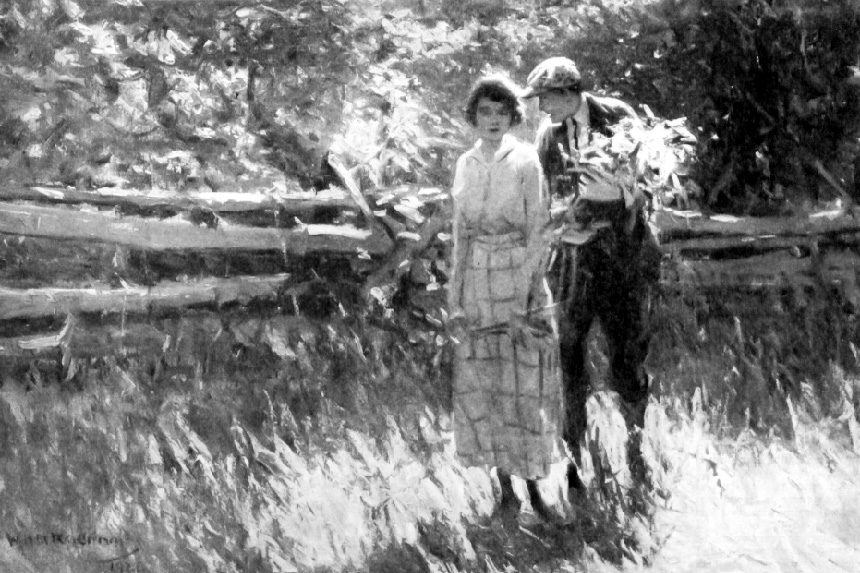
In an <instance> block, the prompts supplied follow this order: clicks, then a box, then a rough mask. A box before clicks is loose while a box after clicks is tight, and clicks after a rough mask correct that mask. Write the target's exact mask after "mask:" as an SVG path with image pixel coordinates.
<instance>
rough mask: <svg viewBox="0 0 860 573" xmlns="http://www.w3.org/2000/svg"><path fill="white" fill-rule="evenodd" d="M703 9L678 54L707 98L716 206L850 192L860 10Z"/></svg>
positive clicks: (858, 117)
mask: <svg viewBox="0 0 860 573" xmlns="http://www.w3.org/2000/svg"><path fill="white" fill-rule="evenodd" d="M701 8H702V9H700V10H699V11H698V12H697V16H696V17H695V18H694V19H693V21H691V22H690V25H689V26H688V27H687V29H686V30H685V34H684V38H683V40H684V41H683V42H681V43H679V44H677V45H676V47H675V50H674V52H673V54H672V55H671V58H670V59H673V60H674V61H675V63H676V65H677V67H678V69H679V70H680V71H679V75H682V76H684V77H685V78H686V81H687V82H688V83H689V85H690V86H692V88H691V89H693V91H696V92H698V94H699V96H700V98H699V99H700V101H702V102H703V104H702V105H701V106H700V108H699V110H698V112H697V113H696V114H695V117H694V118H693V119H694V123H695V124H696V126H697V127H698V128H699V129H700V130H701V134H700V135H701V137H700V138H699V145H698V156H699V165H698V167H697V173H696V179H697V181H698V182H699V184H700V185H701V186H702V187H703V188H704V189H706V190H707V194H706V198H705V200H706V203H707V205H708V206H709V207H711V208H713V209H714V210H716V211H721V212H733V213H738V214H740V213H751V214H767V213H772V212H775V213H782V212H783V211H785V210H786V208H790V207H791V206H792V205H794V206H801V205H803V204H813V203H815V202H818V201H822V200H831V199H833V198H834V197H840V196H841V199H842V200H843V201H845V200H850V198H851V197H850V195H851V194H852V191H851V189H852V187H854V189H855V190H856V184H857V182H856V181H855V177H854V161H855V157H856V156H857V153H858V141H857V135H858V133H860V94H858V90H857V88H856V87H855V86H853V85H852V84H853V83H854V82H852V77H853V71H852V66H855V65H856V62H857V54H858V49H860V10H858V9H857V8H856V5H854V4H852V3H849V2H834V3H832V4H827V5H821V4H815V5H807V4H806V3H805V2H803V1H802V0H794V1H790V2H787V3H784V4H780V5H777V4H774V3H771V2H766V1H765V0H751V1H749V2H725V1H723V0H704V1H703V3H702V5H701ZM822 192H823V193H822ZM803 206H806V205H803Z"/></svg>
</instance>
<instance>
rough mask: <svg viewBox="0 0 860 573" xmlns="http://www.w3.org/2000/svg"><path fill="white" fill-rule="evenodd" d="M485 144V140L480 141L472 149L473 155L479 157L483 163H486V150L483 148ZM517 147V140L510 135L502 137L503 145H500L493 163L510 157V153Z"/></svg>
mask: <svg viewBox="0 0 860 573" xmlns="http://www.w3.org/2000/svg"><path fill="white" fill-rule="evenodd" d="M483 144H484V140H483V139H479V140H478V141H477V142H476V143H475V146H474V147H473V148H472V151H473V154H472V155H473V156H475V157H477V158H478V159H480V160H481V161H485V159H484V150H483V147H482V146H483ZM516 146H517V138H515V137H514V136H513V135H511V134H510V133H506V134H505V135H504V136H503V137H502V142H501V145H499V148H498V149H497V150H496V152H495V153H494V154H493V161H501V160H502V159H504V158H505V157H506V156H507V155H508V153H510V152H511V151H513V150H514V148H515V147H516Z"/></svg>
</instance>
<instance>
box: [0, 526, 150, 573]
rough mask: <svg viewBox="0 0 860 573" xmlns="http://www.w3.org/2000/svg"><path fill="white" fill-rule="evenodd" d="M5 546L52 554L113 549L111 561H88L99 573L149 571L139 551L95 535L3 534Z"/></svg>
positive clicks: (109, 537)
mask: <svg viewBox="0 0 860 573" xmlns="http://www.w3.org/2000/svg"><path fill="white" fill-rule="evenodd" d="M6 542H7V543H8V544H9V547H11V548H12V549H18V550H26V549H30V548H42V549H43V550H44V549H48V550H54V551H61V550H63V549H64V548H67V549H83V548H86V547H101V548H112V549H114V551H115V553H116V555H115V556H111V557H98V558H96V557H91V558H90V559H89V561H91V562H92V563H94V564H98V565H100V566H101V567H100V570H101V571H105V572H108V571H109V572H111V573H114V572H116V573H147V571H148V569H147V568H146V566H145V565H144V564H143V563H141V562H140V559H139V553H140V548H138V547H134V548H129V547H128V543H127V542H126V540H125V539H124V538H122V537H118V536H115V535H100V534H97V533H79V534H77V535H73V534H69V533H55V532H51V533H31V534H23V535H22V534H19V533H15V534H10V533H6Z"/></svg>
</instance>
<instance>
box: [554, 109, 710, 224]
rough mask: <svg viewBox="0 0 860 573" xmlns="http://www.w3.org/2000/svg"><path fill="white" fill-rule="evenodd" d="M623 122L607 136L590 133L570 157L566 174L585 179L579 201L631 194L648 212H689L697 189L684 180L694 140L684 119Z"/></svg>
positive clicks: (688, 179)
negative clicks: (587, 142) (587, 140)
mask: <svg viewBox="0 0 860 573" xmlns="http://www.w3.org/2000/svg"><path fill="white" fill-rule="evenodd" d="M646 111H647V112H648V118H647V120H646V121H644V122H642V121H636V120H632V119H631V120H623V121H622V122H620V123H619V124H617V125H616V126H614V127H613V128H612V130H611V133H609V134H603V133H595V134H594V135H593V137H592V140H591V143H590V145H589V146H588V147H586V148H584V149H581V150H579V151H578V152H577V153H576V155H575V156H574V157H570V158H569V160H570V162H571V165H572V166H573V167H572V169H571V170H572V171H575V172H578V173H580V174H584V175H585V182H586V185H585V186H584V188H583V189H582V191H581V192H582V194H583V196H584V197H588V198H592V199H595V200H597V201H600V200H602V199H604V200H605V199H609V200H614V199H618V198H621V197H624V198H625V200H627V201H632V200H634V199H635V197H636V196H640V197H642V198H647V199H648V200H649V201H650V202H651V206H652V208H660V207H661V206H664V205H665V206H671V207H675V208H683V209H689V208H695V207H697V206H698V199H699V198H700V197H701V195H702V192H701V188H699V187H698V185H697V184H696V183H695V181H693V179H692V178H691V177H690V174H691V166H692V164H693V162H694V160H695V155H696V150H695V145H696V138H695V136H694V135H693V133H692V132H691V131H690V130H689V129H688V128H687V118H685V117H680V118H675V119H671V120H658V119H657V118H656V117H654V116H653V114H651V113H650V110H649V109H648V108H647V107H646Z"/></svg>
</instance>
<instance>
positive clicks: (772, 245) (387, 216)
mask: <svg viewBox="0 0 860 573" xmlns="http://www.w3.org/2000/svg"><path fill="white" fill-rule="evenodd" d="M346 175H348V174H346V173H344V174H343V176H344V178H345V180H346V181H347V186H348V187H349V188H348V189H346V190H331V191H327V192H323V193H322V194H320V195H319V196H316V195H312V194H307V195H304V194H302V195H297V194H293V195H275V194H255V193H197V194H187V195H181V196H180V195H178V194H171V195H168V194H158V193H149V192H147V193H144V192H140V191H134V190H116V189H109V190H108V189H100V190H95V191H78V190H73V189H54V188H46V187H32V188H28V187H20V186H19V187H6V188H0V238H2V237H6V238H7V240H8V239H10V238H12V239H14V238H18V239H20V238H27V237H41V238H48V239H58V240H63V241H79V242H84V243H101V244H105V245H119V246H122V247H123V248H127V249H131V250H139V251H142V252H174V251H184V252H200V253H212V252H235V251H243V252H252V253H253V252H260V251H277V252H279V253H283V254H284V256H285V257H287V256H295V257H302V256H305V255H307V254H309V253H316V254H330V253H337V254H339V255H343V256H346V257H351V258H353V259H364V260H365V262H366V263H367V264H366V265H365V267H364V268H365V269H366V270H368V278H367V285H365V287H366V288H365V292H368V290H369V289H370V288H372V287H374V286H379V285H382V284H385V283H387V282H391V281H392V278H393V277H395V276H396V275H397V274H398V273H399V272H401V270H402V269H403V266H404V264H408V263H409V262H410V261H411V260H412V259H414V258H415V257H419V256H421V252H422V251H423V250H424V249H425V248H426V247H427V246H428V245H430V243H431V242H432V241H433V240H434V239H435V238H436V237H438V236H439V234H440V233H441V232H443V231H444V230H445V229H446V228H447V225H448V219H449V216H448V215H447V213H448V212H449V210H448V209H446V208H439V207H440V205H441V204H444V203H445V202H446V201H447V199H446V197H447V193H446V192H445V190H443V189H439V188H418V187H415V186H404V187H398V188H395V189H387V190H379V191H376V192H374V193H373V194H370V195H368V196H366V197H365V196H363V195H362V194H361V193H360V191H359V190H358V187H357V186H356V185H354V182H353V181H351V180H350V179H349V178H348V177H347V176H346ZM125 204H132V205H135V206H138V207H167V208H169V209H170V210H172V211H175V212H181V211H189V210H193V209H200V208H205V209H206V210H208V211H211V212H213V213H219V212H255V211H271V210H278V211H282V212H286V213H299V212H302V211H303V210H309V209H313V208H317V207H334V208H337V209H341V210H346V209H348V210H352V211H357V212H359V213H361V216H362V217H363V218H364V219H365V228H359V227H357V226H355V225H353V224H339V225H335V224H308V225H299V226H297V227H295V228H291V229H287V228H278V227H275V226H270V227H252V226H246V225H239V224H232V223H229V222H220V223H219V224H217V225H215V226H213V227H209V226H207V225H205V224H204V225H198V224H195V223H193V222H191V221H189V220H187V219H186V218H183V217H172V218H168V219H159V218H158V217H146V216H137V215H135V216H123V215H122V214H121V213H119V212H118V211H111V210H101V211H100V210H98V209H97V208H95V207H94V206H97V207H110V206H117V205H125ZM272 220H273V225H274V219H272ZM651 224H652V225H653V226H654V227H655V228H656V229H657V230H658V234H659V237H660V240H661V243H662V246H663V249H664V251H665V252H666V254H667V257H666V260H667V264H666V265H665V267H666V268H665V269H664V270H665V271H666V272H664V279H665V282H667V283H669V284H675V285H677V284H683V285H688V286H692V287H693V288H696V287H707V288H710V287H715V286H716V287H719V286H726V287H734V286H739V285H748V286H765V287H784V286H787V285H789V286H790V285H795V286H796V285H811V284H814V283H816V281H821V280H825V281H830V282H838V283H840V284H844V285H849V286H851V288H856V282H857V271H858V269H860V256H858V254H857V253H856V252H854V251H855V248H856V246H857V245H858V244H860V218H858V217H857V213H855V212H853V211H828V212H820V213H815V214H812V215H809V216H796V217H786V218H777V217H773V218H738V217H728V216H711V217H708V216H705V215H703V214H701V213H693V212H683V211H669V210H664V211H658V212H656V213H654V215H653V217H652V218H651ZM391 236H394V237H395V239H392V238H391ZM738 249H741V250H743V251H744V253H743V254H742V255H741V256H739V255H737V254H733V255H732V254H730V252H731V251H733V250H734V251H737V250H738ZM727 253H729V254H727ZM751 253H752V256H750V254H751ZM0 263H5V264H9V263H8V262H7V261H0ZM121 270H122V269H119V270H118V271H117V272H118V273H119V274H121ZM273 272H278V271H273ZM4 276H5V275H4ZM99 280H101V281H104V280H105V278H104V277H100V278H99V277H97V280H96V281H95V282H96V283H98V281H99ZM290 280H291V279H290V276H289V275H288V274H272V275H267V276H244V277H232V278H216V277H210V278H206V279H203V280H198V281H161V282H158V283H157V284H155V285H153V286H148V287H147V286H139V285H134V284H132V285H130V286H124V287H123V288H118V287H116V286H114V287H113V288H111V287H109V286H108V285H107V284H104V286H100V287H93V286H92V284H87V285H86V286H85V287H84V286H82V287H74V286H70V287H68V288H56V287H55V286H54V285H46V286H45V288H30V289H10V288H2V287H3V285H2V284H0V320H10V319H20V318H33V317H39V316H51V315H64V314H66V313H72V314H74V313H120V312H127V313H144V312H149V311H152V310H158V309H165V308H177V307H184V306H194V305H201V304H212V303H215V304H219V303H233V302H238V303H240V304H246V303H248V302H250V301H252V300H260V299H269V300H271V299H274V298H276V297H277V296H278V295H279V293H283V291H284V289H288V288H290V286H291V283H290ZM90 282H92V281H90ZM114 284H115V282H114ZM292 286H294V285H292Z"/></svg>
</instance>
